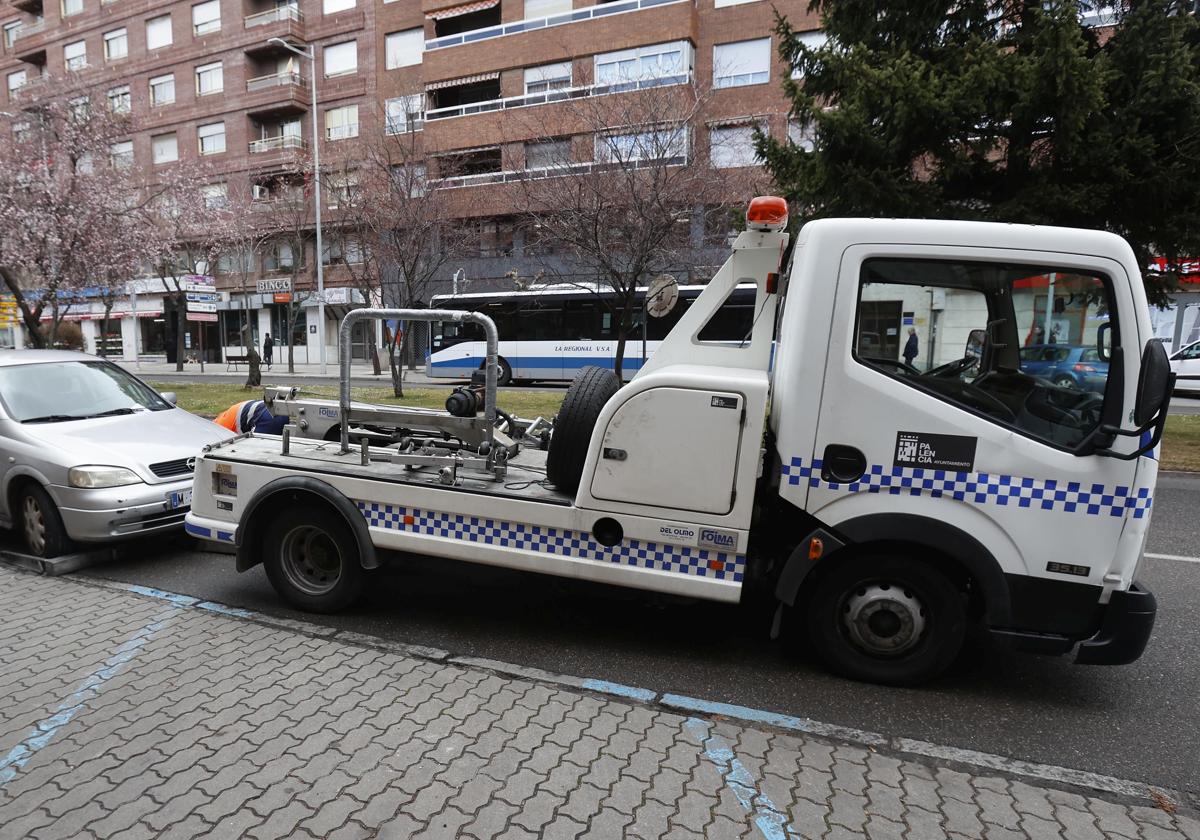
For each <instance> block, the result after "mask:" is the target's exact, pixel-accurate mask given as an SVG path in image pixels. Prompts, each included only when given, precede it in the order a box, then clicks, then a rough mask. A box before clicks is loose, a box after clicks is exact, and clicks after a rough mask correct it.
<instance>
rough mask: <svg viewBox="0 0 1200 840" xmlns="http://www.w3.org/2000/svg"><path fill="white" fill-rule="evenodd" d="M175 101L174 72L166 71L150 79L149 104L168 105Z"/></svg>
mask: <svg viewBox="0 0 1200 840" xmlns="http://www.w3.org/2000/svg"><path fill="white" fill-rule="evenodd" d="M174 101H175V74H174V73H167V74H166V75H163V76H155V77H154V78H152V79H151V80H150V104H151V105H170V104H171V103H172V102H174Z"/></svg>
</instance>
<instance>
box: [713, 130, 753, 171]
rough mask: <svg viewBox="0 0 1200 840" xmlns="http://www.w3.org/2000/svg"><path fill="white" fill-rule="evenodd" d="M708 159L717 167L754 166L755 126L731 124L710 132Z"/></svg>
mask: <svg viewBox="0 0 1200 840" xmlns="http://www.w3.org/2000/svg"><path fill="white" fill-rule="evenodd" d="M708 160H709V162H710V163H711V164H712V165H713V167H714V168H715V169H733V168H735V167H739V166H754V165H755V164H756V163H757V160H756V152H755V151H754V126H752V125H729V126H722V127H721V128H713V129H710V130H709V132H708Z"/></svg>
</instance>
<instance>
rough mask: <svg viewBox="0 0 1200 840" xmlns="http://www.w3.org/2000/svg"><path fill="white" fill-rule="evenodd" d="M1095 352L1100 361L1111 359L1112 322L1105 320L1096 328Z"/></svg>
mask: <svg viewBox="0 0 1200 840" xmlns="http://www.w3.org/2000/svg"><path fill="white" fill-rule="evenodd" d="M1096 353H1097V354H1099V356H1100V361H1102V362H1109V361H1112V322H1111V321H1105V322H1104V323H1103V324H1101V325H1100V328H1099V329H1098V330H1096Z"/></svg>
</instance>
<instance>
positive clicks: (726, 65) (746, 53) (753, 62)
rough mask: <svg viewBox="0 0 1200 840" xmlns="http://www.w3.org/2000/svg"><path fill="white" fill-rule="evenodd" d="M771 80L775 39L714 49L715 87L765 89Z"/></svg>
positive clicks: (724, 45) (720, 46)
mask: <svg viewBox="0 0 1200 840" xmlns="http://www.w3.org/2000/svg"><path fill="white" fill-rule="evenodd" d="M770 79H771V39H770V38H755V39H754V40H753V41H737V42H735V43H732V44H717V45H716V46H715V47H713V87H718V88H728V87H742V86H743V85H761V84H764V83H766V82H768V81H770Z"/></svg>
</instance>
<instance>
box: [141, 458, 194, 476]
mask: <svg viewBox="0 0 1200 840" xmlns="http://www.w3.org/2000/svg"><path fill="white" fill-rule="evenodd" d="M195 471H196V459H194V458H179V459H178V460H175V461H159V462H158V463H157V464H151V465H150V472H152V473H154V474H155V475H156V476H158V477H159V478H171V477H173V476H177V475H191V474H192V473H193V472H195Z"/></svg>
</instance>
